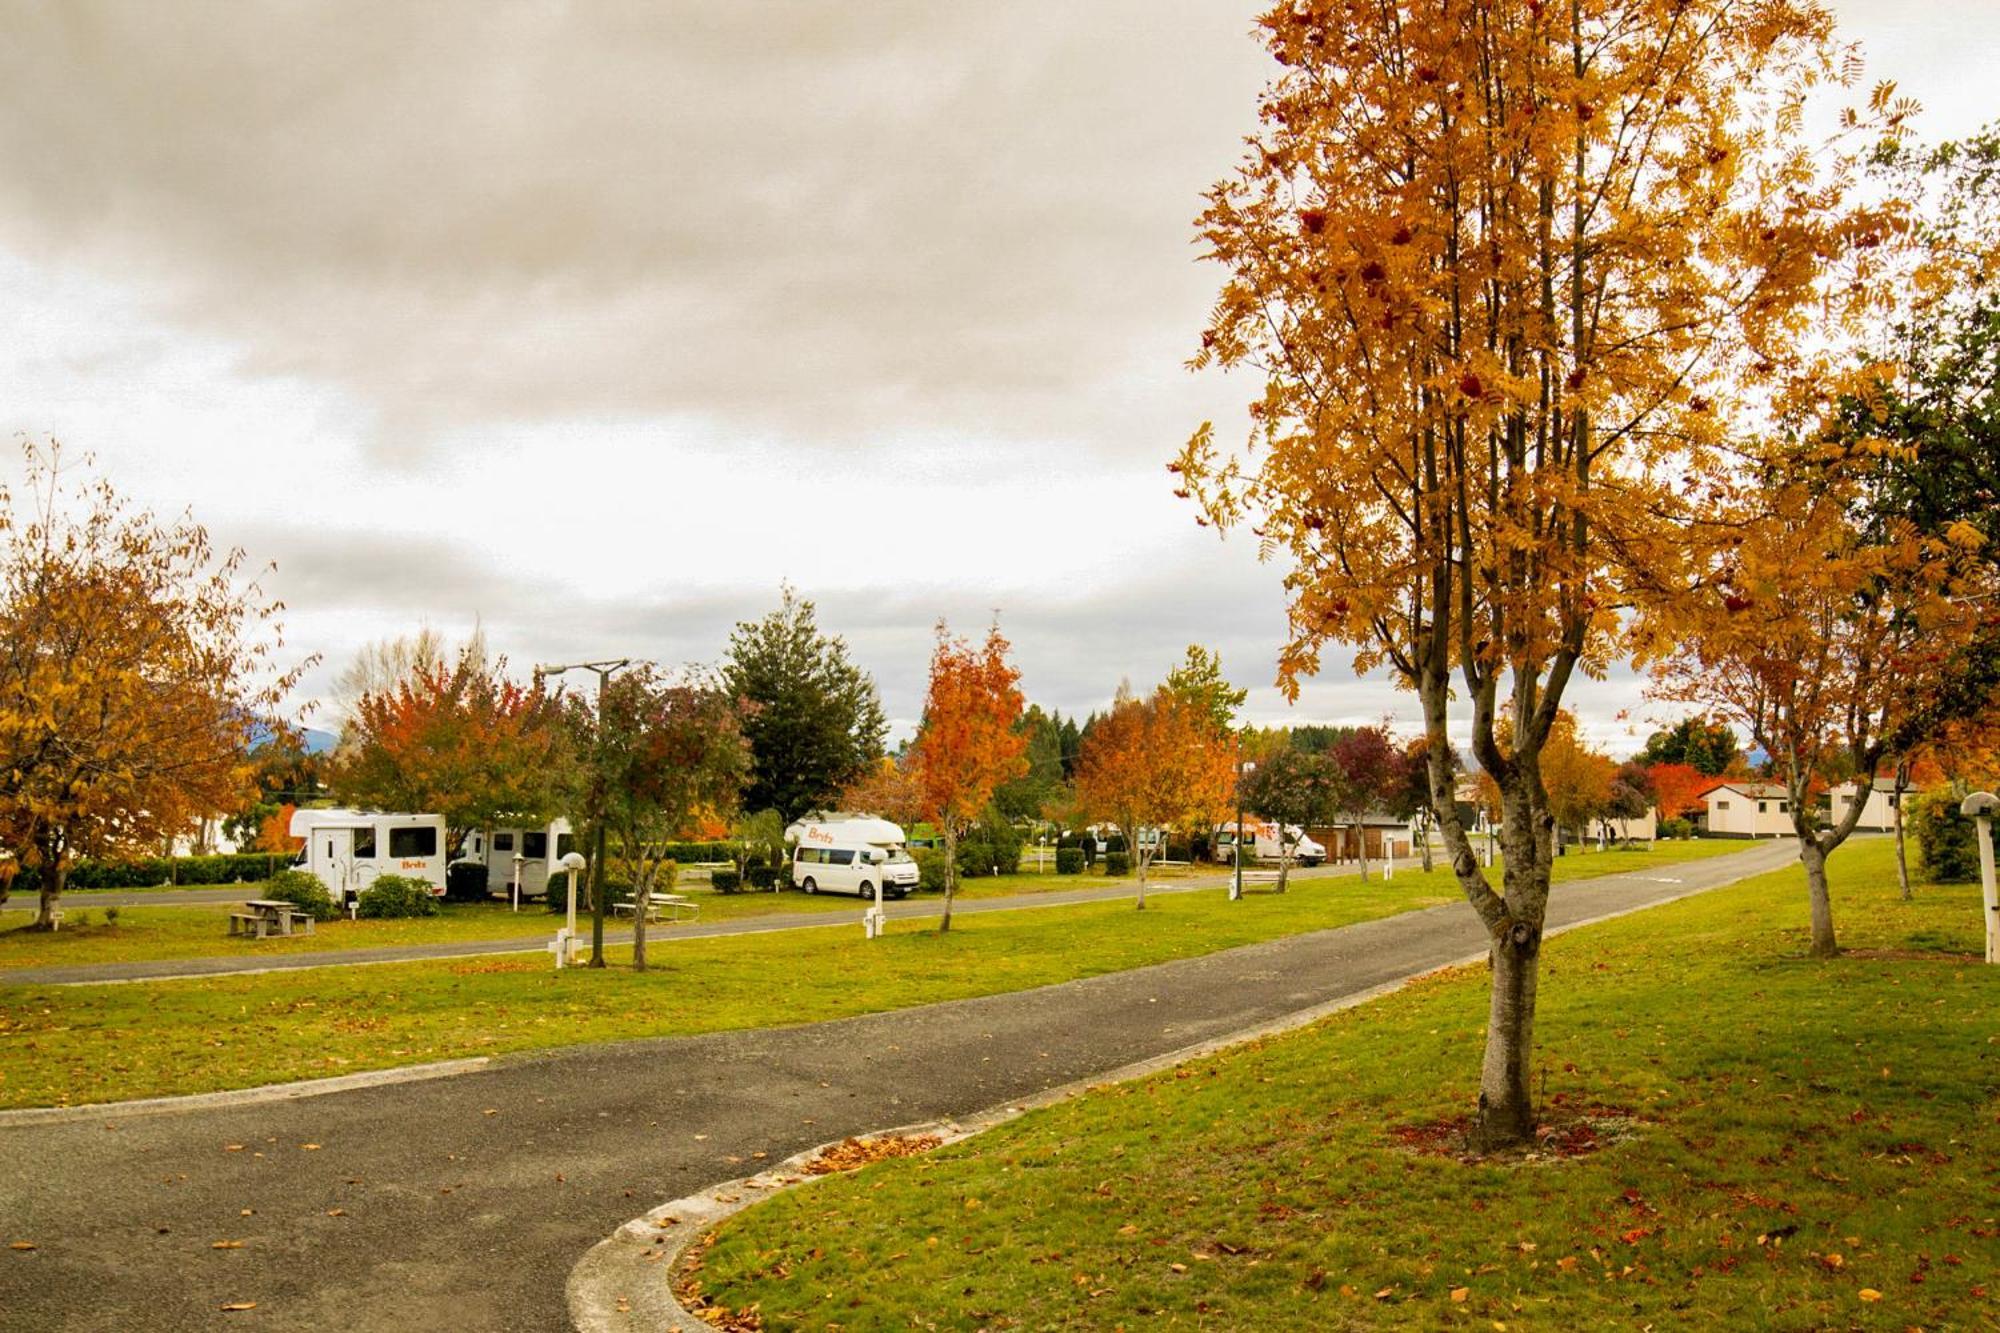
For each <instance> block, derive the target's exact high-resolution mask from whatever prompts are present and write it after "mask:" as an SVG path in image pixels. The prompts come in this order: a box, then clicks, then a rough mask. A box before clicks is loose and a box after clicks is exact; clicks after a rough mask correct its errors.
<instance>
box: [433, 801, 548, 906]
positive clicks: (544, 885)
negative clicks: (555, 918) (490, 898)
mask: <svg viewBox="0 0 2000 1333" xmlns="http://www.w3.org/2000/svg"><path fill="white" fill-rule="evenodd" d="M573 841H574V839H573V838H571V837H570V829H569V821H568V820H567V819H557V820H554V821H552V822H551V823H549V824H547V825H545V826H543V827H541V828H489V829H475V830H474V831H472V832H471V833H468V834H466V835H465V850H464V851H462V852H460V853H459V857H458V859H459V860H460V861H475V862H477V863H479V864H480V865H483V866H485V867H486V891H487V892H488V893H497V894H500V895H502V896H503V897H504V896H507V895H510V894H512V893H513V891H514V858H515V857H517V856H518V857H520V858H521V896H522V897H523V898H539V897H541V896H542V895H543V894H544V893H547V892H548V888H549V881H550V880H551V879H553V878H555V876H556V875H557V874H558V873H560V872H558V871H557V869H556V865H557V863H558V862H559V861H561V860H562V859H563V856H564V855H565V854H566V853H567V852H569V851H570V849H571V843H572V842H573Z"/></svg>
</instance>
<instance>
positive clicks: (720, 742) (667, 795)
mask: <svg viewBox="0 0 2000 1333" xmlns="http://www.w3.org/2000/svg"><path fill="white" fill-rule="evenodd" d="M567 709H568V714H567V715H568V720H569V727H570V730H571V734H572V736H573V738H574V741H573V743H574V746H575V750H576V752H577V753H579V754H583V755H588V756H590V759H589V763H590V764H591V765H592V767H593V768H594V769H595V770H596V772H595V773H594V775H593V776H594V777H596V778H597V779H598V780H599V781H600V782H601V785H602V789H603V792H604V809H603V819H604V826H605V829H606V831H607V832H608V833H610V834H611V835H612V837H614V838H615V839H616V841H617V847H618V856H619V859H620V861H621V862H622V863H623V865H624V868H625V873H626V874H627V875H628V876H630V878H631V888H632V903H633V911H632V920H633V929H632V966H633V968H634V970H636V971H640V972H643V971H645V970H646V915H647V913H646V904H647V901H648V899H649V897H650V895H651V894H652V893H653V892H655V891H656V890H659V889H666V888H671V887H672V878H671V876H672V875H673V873H674V867H673V864H672V862H671V861H670V860H668V848H667V844H668V843H669V842H670V841H671V840H672V839H675V838H678V837H680V836H681V835H682V834H683V832H684V831H685V830H686V828H687V826H688V824H689V823H690V821H691V820H692V819H693V818H694V817H695V816H696V814H697V812H719V813H722V814H727V813H729V812H732V811H734V810H735V808H736V803H737V799H738V797H739V795H740V794H741V792H742V790H743V785H744V782H745V781H746V779H747V778H748V776H749V773H750V750H749V746H748V744H747V743H746V742H745V740H744V738H743V730H742V718H743V713H744V708H743V706H742V705H741V704H740V702H739V701H738V700H737V699H736V698H735V696H733V695H731V694H730V693H729V692H728V691H727V690H725V689H722V688H720V687H719V686H718V685H717V684H716V683H715V682H713V681H711V680H709V679H708V678H706V677H705V676H704V675H702V674H701V673H700V672H697V671H694V670H689V671H688V672H686V673H683V675H682V676H681V677H679V678H675V677H672V676H669V675H667V674H666V673H664V672H662V671H661V670H660V668H658V667H657V666H655V665H653V664H652V663H650V662H641V663H639V664H637V665H635V666H631V667H628V668H626V669H625V670H624V671H622V672H620V673H619V674H618V675H616V676H613V677H611V678H610V679H609V680H608V681H607V682H606V683H605V686H604V690H603V692H602V694H601V695H599V696H598V698H597V699H596V700H592V701H586V700H585V698H584V697H583V696H582V695H572V696H569V698H568V700H567ZM593 883H602V874H601V872H599V873H598V874H596V875H594V876H593ZM593 909H595V904H593Z"/></svg>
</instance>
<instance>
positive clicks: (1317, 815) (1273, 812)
mask: <svg viewBox="0 0 2000 1333" xmlns="http://www.w3.org/2000/svg"><path fill="white" fill-rule="evenodd" d="M1242 787H1243V789H1242V792H1241V800H1242V802H1243V805H1244V807H1245V808H1246V809H1249V810H1252V811H1254V812H1256V814H1257V815H1258V816H1259V817H1260V818H1262V819H1266V820H1269V821H1270V822H1272V823H1274V824H1276V825H1277V826H1278V892H1279V893H1283V892H1284V891H1285V890H1286V888H1287V887H1288V886H1289V883H1290V879H1291V871H1292V862H1293V860H1294V859H1295V858H1294V856H1293V853H1294V852H1296V851H1297V849H1298V845H1299V839H1300V838H1301V837H1303V836H1304V831H1305V827H1306V825H1308V824H1317V823H1320V822H1322V821H1326V820H1329V819H1331V818H1332V817H1333V811H1334V802H1335V800H1336V799H1337V798H1336V794H1335V790H1334V787H1335V774H1334V766H1333V761H1332V760H1331V759H1330V758H1329V757H1328V756H1327V755H1324V754H1316V753H1314V752H1312V751H1310V750H1298V749H1294V748H1292V747H1291V746H1284V747H1282V748H1280V749H1278V750H1275V751H1273V752H1272V753H1270V754H1267V755H1265V756H1264V758H1262V759H1261V760H1259V761H1258V762H1257V766H1256V768H1254V769H1252V770H1251V771H1250V772H1248V773H1246V774H1245V775H1244V777H1243V783H1242ZM1294 829H1297V830H1298V832H1296V833H1295V832H1293V830H1294ZM1236 855H1237V857H1238V859H1239V860H1240V859H1241V858H1242V856H1243V843H1242V841H1241V840H1240V839H1239V841H1238V842H1237V845H1236Z"/></svg>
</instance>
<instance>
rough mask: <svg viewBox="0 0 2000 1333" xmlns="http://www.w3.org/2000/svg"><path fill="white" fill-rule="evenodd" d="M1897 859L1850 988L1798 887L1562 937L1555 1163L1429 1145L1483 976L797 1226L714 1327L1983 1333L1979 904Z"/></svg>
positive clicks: (725, 1297)
mask: <svg viewBox="0 0 2000 1333" xmlns="http://www.w3.org/2000/svg"><path fill="white" fill-rule="evenodd" d="M1891 855H1892V854H1891V849H1890V847H1889V845H1888V844H1887V843H1886V842H1872V843H1867V844H1858V845H1854V846H1852V847H1850V848H1848V849H1845V850H1843V851H1842V852H1840V853H1838V854H1836V855H1835V857H1834V858H1833V860H1832V863H1831V865H1832V870H1833V880H1834V894H1835V908H1836V913H1837V916H1836V922H1837V924H1838V925H1839V927H1840V929H1841V931H1842V937H1843V943H1844V944H1845V945H1846V947H1847V948H1848V949H1849V950H1850V951H1851V952H1850V953H1849V954H1848V955H1846V956H1844V957H1841V958H1839V959H1837V960H1833V961H1830V962H1813V961H1810V960H1808V959H1807V958H1806V957H1805V956H1804V955H1805V947H1806V943H1807V932H1806V924H1805V923H1806V905H1805V890H1804V885H1803V876H1802V874H1801V873H1800V872H1799V871H1798V870H1796V869H1791V870H1786V871H1782V872H1778V873H1774V874H1771V875H1767V876H1762V877H1760V878H1758V879H1756V880H1753V881H1748V882H1746V883H1744V884H1742V885H1739V886H1736V887H1733V888H1729V889H1724V890H1720V891H1717V892H1714V893H1709V894H1704V895H1701V896H1699V897H1696V898H1692V899H1689V900H1687V901H1685V902H1682V903H1678V904H1674V905H1671V906H1668V907H1664V908H1660V909H1657V910H1655V911H1651V912H1646V913H1643V914H1641V915H1638V916H1635V917H1630V918H1626V919H1623V920H1620V921H1616V922H1611V923H1607V924H1605V925H1601V926H1597V927H1592V928H1589V929H1587V930H1584V931H1580V932H1575V933H1572V934H1569V935H1565V936H1562V937H1560V938H1558V939H1556V940H1553V941H1551V942H1550V944H1549V947H1548V950H1547V954H1546V962H1547V967H1546V971H1545V973H1544V980H1543V983H1542V990H1541V1006H1540V1014H1539V1018H1538V1037H1539V1039H1540V1047H1539V1052H1538V1055H1537V1057H1536V1065H1537V1069H1538V1070H1539V1071H1540V1072H1539V1075H1538V1081H1539V1085H1540V1087H1541V1089H1542V1099H1543V1105H1544V1108H1545V1111H1546V1113H1547V1115H1548V1117H1549V1118H1550V1120H1551V1121H1552V1122H1553V1124H1554V1126H1555V1127H1556V1128H1557V1129H1558V1131H1559V1133H1558V1136H1557V1138H1556V1140H1555V1142H1557V1143H1559V1144H1562V1145H1564V1147H1563V1149H1562V1150H1560V1151H1549V1152H1546V1153H1545V1154H1544V1155H1541V1156H1539V1157H1535V1158H1530V1159H1526V1160H1511V1161H1498V1160H1494V1161H1476V1160H1466V1159H1463V1158H1461V1157H1459V1156H1455V1155H1453V1153H1452V1151H1451V1150H1450V1145H1451V1143H1452V1142H1453V1140H1452V1139H1451V1138H1450V1135H1449V1134H1448V1133H1440V1132H1439V1129H1440V1127H1441V1126H1446V1125H1449V1124H1450V1123H1451V1122H1452V1121H1453V1120H1454V1119H1455V1118H1458V1117H1462V1116H1463V1114H1464V1113H1465V1112H1466V1111H1468V1110H1469V1109H1470V1108H1469V1104H1470V1102H1471V1101H1472V1099H1473V1097H1474V1094H1475V1093H1476V1090H1477V1073H1478V1061H1479V1053H1480V1050H1481V1045H1482V1041H1483V1036H1484V1019H1485V1008H1486V978H1485V974H1484V969H1483V968H1470V969H1462V970H1460V971H1458V972H1456V973H1450V974H1439V975H1437V976H1435V977H1433V978H1427V979H1425V980H1424V981H1422V982H1420V983H1417V984H1414V985H1412V986H1411V987H1410V988H1408V989H1406V990H1405V991H1403V992H1401V993H1399V994H1397V995H1394V996H1391V997H1389V998H1387V999H1384V1000H1381V1001H1378V1002H1376V1003H1373V1004H1369V1005H1366V1006H1363V1007H1361V1008H1358V1009H1354V1010H1351V1011H1348V1012H1346V1013H1343V1014H1341V1015H1338V1016H1336V1017H1334V1018H1331V1019H1329V1020H1327V1021H1325V1022H1324V1023H1321V1024H1317V1025H1315V1026H1314V1027H1313V1028H1311V1029H1309V1030H1306V1031H1304V1032H1301V1033H1296V1034H1291V1035H1288V1036H1285V1037H1280V1038H1274V1039H1271V1040H1268V1041H1264V1042H1260V1043H1256V1044H1254V1045H1251V1046H1247V1047H1244V1048H1240V1049H1238V1050H1235V1051H1232V1052H1228V1053H1225V1054H1223V1055H1221V1056H1217V1057H1214V1058H1210V1059H1206V1060H1202V1061H1198V1062H1195V1063H1193V1064H1191V1065H1189V1066H1186V1067H1183V1068H1182V1069H1180V1070H1178V1071H1175V1072H1173V1073H1169V1074H1164V1075H1161V1076H1159V1077H1155V1078H1150V1079H1146V1080H1143V1081H1140V1082H1138V1083H1135V1084H1131V1085H1125V1086H1120V1087H1116V1088H1107V1089H1101V1090H1099V1091H1097V1092H1094V1093H1092V1094H1090V1095H1088V1096H1086V1097H1083V1098H1080V1099H1078V1100H1076V1101H1073V1102H1069V1103H1066V1104H1063V1105H1060V1106H1057V1107H1053V1108H1050V1109H1047V1110H1044V1111H1040V1112H1037V1113H1034V1114H1032V1115H1030V1116H1027V1117H1024V1118H1023V1119H1021V1120H1019V1121H1016V1122H1014V1123H1012V1124H1009V1125H1006V1126H1003V1127H1001V1128H999V1129H996V1130H993V1131H991V1132H989V1133H987V1134H984V1135H981V1136H979V1137H977V1138H974V1139H971V1140H968V1141H967V1142H966V1143H964V1144H961V1145H958V1146H956V1147H954V1148H950V1149H945V1150H941V1151H939V1152H936V1153H934V1154H932V1155H930V1156H928V1157H923V1158H915V1159H909V1160H904V1161H897V1162H888V1163H883V1164H878V1165H875V1166H871V1167H869V1168H867V1169H866V1170H865V1171H863V1172H860V1173H858V1174H856V1175H853V1176H847V1177H842V1178H838V1179H834V1180H830V1181H827V1182H825V1183H822V1184H817V1185H814V1186H812V1187H810V1188H808V1189H804V1190H797V1191H790V1192H787V1193H785V1194H783V1195H780V1196H777V1197H775V1198H774V1199H773V1200H772V1201H770V1202H768V1203H765V1204H761V1205H759V1206H758V1207H757V1208H755V1209H753V1210H751V1211H750V1212H748V1213H746V1214H743V1215H742V1216H741V1217H740V1218H738V1219H737V1220H735V1221H733V1222H732V1223H730V1224H729V1225H727V1226H726V1227H725V1228H724V1229H723V1230H722V1233H721V1237H720V1240H719V1243H717V1244H716V1245H715V1246H714V1247H713V1248H712V1249H710V1250H709V1251H708V1252H707V1254H706V1257H705V1265H704V1268H703V1271H702V1273H701V1281H702V1283H703V1285H704V1290H705V1293H706V1296H707V1298H708V1299H711V1300H716V1301H719V1302H721V1303H723V1304H725V1305H728V1306H731V1307H736V1308H742V1307H744V1306H748V1305H751V1304H756V1305H757V1306H758V1307H759V1308H760V1309H761V1311H762V1314H763V1318H764V1326H765V1327H769V1328H811V1329H822V1328H831V1327H836V1326H837V1327H838V1328H840V1329H843V1330H850V1331H854V1330H864V1329H888V1328H909V1327H923V1328H940V1329H974V1328H990V1329H1000V1328H1032V1329H1052V1328H1061V1329H1107V1330H1109V1329H1117V1328H1127V1329H1138V1328H1148V1329H1151V1328H1169V1327H1182V1328H1190V1329H1193V1328H1209V1329H1238V1328H1257V1329H1335V1328H1350V1327H1379V1326H1391V1327H1407V1328H1441V1329H1451V1328H1473V1329H1487V1328H1500V1327H1505V1328H1508V1329H1518V1328H1581V1327H1617V1328H1632V1329H1638V1328H1643V1327H1689V1326H1704V1327H1730V1328H1770V1329H1809V1328H1810V1329H1817V1328H1829V1327H1838V1328H1848V1327H1853V1328H1884V1329H1888V1328H1897V1329H1900V1328H1906V1327H1929V1328H1971V1327H1989V1328H1990V1327H1994V1326H1995V1325H1996V1323H2000V1304H1996V1300H2000V1219H1996V1216H1995V1214H1996V1211H2000V969H1994V968H1987V967H1984V966H1980V965H1977V964H1975V963H1971V962H1969V961H1968V956H1973V955H1976V953H1977V951H1978V950H1979V949H1980V948H1981V935H1980V931H1981V926H1980V909H1979V901H1978V900H1979V894H1978V890H1977V887H1976V886H1967V885H1953V886H1947V887H1939V886H1934V885H1924V886H1922V887H1920V888H1919V890H1918V894H1917V899H1916V901H1915V902H1914V903H1908V904H1905V903H1903V902H1901V901H1899V900H1898V898H1897V896H1896V890H1895V886H1894V875H1893V870H1892V861H1891ZM1871 951H1872V952H1871ZM1586 1126H1587V1127H1589V1128H1588V1129H1587V1130H1586V1128H1585V1127H1586ZM1440 1146H1442V1147H1444V1148H1445V1151H1443V1152H1439V1151H1436V1150H1435V1149H1437V1148H1438V1147H1440Z"/></svg>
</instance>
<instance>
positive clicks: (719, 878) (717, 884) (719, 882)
mask: <svg viewBox="0 0 2000 1333" xmlns="http://www.w3.org/2000/svg"><path fill="white" fill-rule="evenodd" d="M708 886H709V887H710V888H712V889H714V890H715V891H716V892H717V893H737V892H740V891H741V890H742V888H743V876H741V875H739V874H737V873H736V872H735V871H734V870H717V871H713V872H711V873H710V875H709V877H708Z"/></svg>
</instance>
